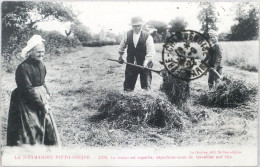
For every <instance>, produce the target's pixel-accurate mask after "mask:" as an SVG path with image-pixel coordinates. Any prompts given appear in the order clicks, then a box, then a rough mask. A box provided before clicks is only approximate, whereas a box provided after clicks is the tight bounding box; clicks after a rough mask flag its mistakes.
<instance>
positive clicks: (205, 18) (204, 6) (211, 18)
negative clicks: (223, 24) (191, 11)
mask: <svg viewBox="0 0 260 167" xmlns="http://www.w3.org/2000/svg"><path fill="white" fill-rule="evenodd" d="M199 6H200V8H201V10H200V12H199V15H198V19H199V21H200V23H201V30H202V31H203V32H204V34H208V31H209V29H213V30H216V31H217V30H218V28H217V26H216V22H217V17H216V13H215V6H214V4H213V3H212V2H200V4H199Z"/></svg>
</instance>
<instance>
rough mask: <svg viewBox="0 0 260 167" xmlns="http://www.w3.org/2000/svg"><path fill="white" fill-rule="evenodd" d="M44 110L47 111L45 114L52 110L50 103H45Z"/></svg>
mask: <svg viewBox="0 0 260 167" xmlns="http://www.w3.org/2000/svg"><path fill="white" fill-rule="evenodd" d="M44 111H45V114H48V113H49V111H50V106H49V104H45V105H44Z"/></svg>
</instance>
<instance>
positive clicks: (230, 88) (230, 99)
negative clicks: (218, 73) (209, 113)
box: [197, 77, 257, 107]
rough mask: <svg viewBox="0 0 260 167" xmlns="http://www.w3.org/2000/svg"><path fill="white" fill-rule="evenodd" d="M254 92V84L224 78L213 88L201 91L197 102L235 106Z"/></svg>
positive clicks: (254, 93)
mask: <svg viewBox="0 0 260 167" xmlns="http://www.w3.org/2000/svg"><path fill="white" fill-rule="evenodd" d="M229 78H230V77H229ZM256 94H257V87H256V86H252V85H246V84H245V82H244V81H241V80H234V79H227V78H225V79H224V81H223V82H220V84H219V85H218V86H217V88H216V89H215V90H212V91H209V92H204V93H202V94H201V95H200V96H199V98H198V100H197V102H198V103H199V104H202V105H206V106H214V107H236V106H239V105H241V104H243V103H245V102H247V101H249V100H250V99H251V98H252V97H254V96H255V95H256Z"/></svg>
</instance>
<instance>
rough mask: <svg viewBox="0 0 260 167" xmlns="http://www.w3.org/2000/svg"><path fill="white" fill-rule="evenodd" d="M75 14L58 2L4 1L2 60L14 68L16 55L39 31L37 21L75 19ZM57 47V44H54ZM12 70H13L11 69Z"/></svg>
mask: <svg viewBox="0 0 260 167" xmlns="http://www.w3.org/2000/svg"><path fill="white" fill-rule="evenodd" d="M74 16H75V15H74V14H73V12H72V11H71V9H69V8H68V7H65V6H64V5H63V4H62V3H58V2H44V1H39V2H37V1H35V2H34V1H4V2H3V3H2V60H3V62H4V64H5V65H7V66H8V65H10V66H11V67H10V70H11V69H12V68H13V67H12V66H13V64H14V63H13V62H14V61H15V60H14V59H15V56H16V55H17V53H19V52H20V51H21V48H23V47H24V46H25V45H26V41H27V40H28V39H29V38H30V37H31V36H32V35H33V34H35V33H36V32H37V31H36V29H37V23H39V22H42V21H48V20H53V19H56V20H59V21H73V18H74ZM53 47H55V46H53ZM11 71H12V70H11Z"/></svg>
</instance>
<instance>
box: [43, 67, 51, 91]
mask: <svg viewBox="0 0 260 167" xmlns="http://www.w3.org/2000/svg"><path fill="white" fill-rule="evenodd" d="M44 70H45V76H46V74H47V71H46V67H45V66H44ZM43 86H44V87H45V89H46V92H47V94H49V96H50V95H51V93H50V91H49V89H48V87H47V85H46V83H45V77H44V81H43Z"/></svg>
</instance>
